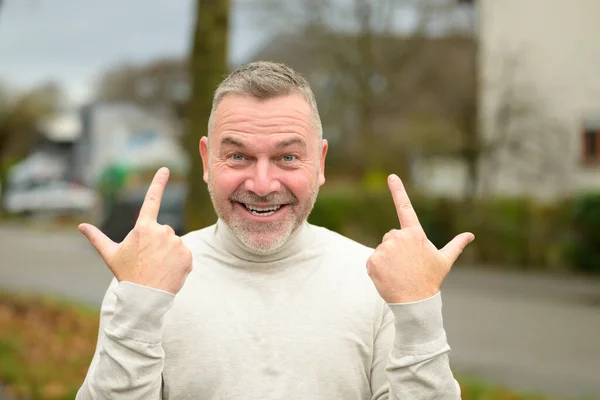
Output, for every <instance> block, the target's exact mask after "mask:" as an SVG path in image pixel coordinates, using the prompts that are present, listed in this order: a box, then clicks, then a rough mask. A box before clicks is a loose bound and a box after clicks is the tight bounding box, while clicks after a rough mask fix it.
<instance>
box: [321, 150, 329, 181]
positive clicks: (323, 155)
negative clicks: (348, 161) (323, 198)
mask: <svg viewBox="0 0 600 400" xmlns="http://www.w3.org/2000/svg"><path fill="white" fill-rule="evenodd" d="M322 146H323V148H322V149H321V165H319V186H321V185H322V184H324V183H325V157H326V156H327V149H328V148H329V144H328V143H327V139H323V140H322Z"/></svg>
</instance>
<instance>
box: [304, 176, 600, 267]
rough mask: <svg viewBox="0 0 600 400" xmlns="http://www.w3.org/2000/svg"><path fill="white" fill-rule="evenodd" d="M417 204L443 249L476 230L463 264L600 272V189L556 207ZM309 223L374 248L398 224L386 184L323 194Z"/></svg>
mask: <svg viewBox="0 0 600 400" xmlns="http://www.w3.org/2000/svg"><path fill="white" fill-rule="evenodd" d="M411 201H412V203H413V206H414V208H415V210H416V212H417V215H418V216H419V220H420V222H421V225H422V226H423V228H424V230H425V232H426V233H427V236H428V237H429V239H430V240H431V241H432V242H433V244H435V245H436V246H437V247H438V248H440V247H442V246H443V245H445V244H446V243H447V242H448V241H450V240H451V239H452V238H453V237H454V236H455V235H456V234H458V233H461V232H464V231H470V232H473V233H474V234H475V237H476V240H475V241H474V242H473V243H472V244H470V245H469V246H468V247H467V249H466V250H465V252H464V253H463V255H462V256H461V259H460V261H461V262H463V263H470V264H485V265H497V266H504V267H506V266H509V267H521V268H536V269H546V270H571V271H577V272H584V273H600V193H598V194H586V195H582V196H579V197H576V198H573V199H568V200H561V201H558V202H555V203H553V204H542V203H537V202H535V201H533V200H532V199H529V198H503V199H478V200H474V201H470V202H464V201H459V200H455V199H450V198H442V197H438V198H432V197H426V196H420V195H411ZM309 221H310V222H311V223H314V224H317V225H321V226H325V227H327V228H329V229H332V230H334V231H336V232H340V233H342V234H344V235H346V236H349V237H351V238H353V239H355V240H358V241H360V242H362V243H365V244H367V245H371V246H376V245H377V244H378V243H379V242H380V240H381V238H382V237H383V235H384V234H385V233H386V232H388V231H389V230H390V229H396V228H399V223H398V217H397V215H396V210H395V208H394V204H393V201H392V198H391V195H390V193H389V191H388V190H387V189H375V190H360V189H358V188H352V187H346V188H337V189H334V190H328V191H322V192H321V193H320V194H319V198H318V200H317V203H316V204H315V208H314V209H313V211H312V213H311V215H310V217H309Z"/></svg>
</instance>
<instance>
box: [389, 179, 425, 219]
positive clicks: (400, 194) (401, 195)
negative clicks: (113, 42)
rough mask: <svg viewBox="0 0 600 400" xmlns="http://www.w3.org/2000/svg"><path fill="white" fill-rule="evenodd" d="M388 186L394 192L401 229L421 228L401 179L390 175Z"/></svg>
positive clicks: (393, 196)
mask: <svg viewBox="0 0 600 400" xmlns="http://www.w3.org/2000/svg"><path fill="white" fill-rule="evenodd" d="M388 186H389V188H390V192H392V198H393V199H394V205H395V206H396V212H397V213H398V219H399V220H400V228H410V227H420V226H421V225H420V224H419V218H418V217H417V213H416V212H415V209H414V208H413V206H412V203H411V202H410V199H409V198H408V194H407V193H406V189H404V184H402V181H401V180H400V178H398V176H397V175H394V174H392V175H390V176H389V177H388Z"/></svg>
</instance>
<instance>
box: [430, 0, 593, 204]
mask: <svg viewBox="0 0 600 400" xmlns="http://www.w3.org/2000/svg"><path fill="white" fill-rule="evenodd" d="M475 3H476V4H475V6H476V11H477V12H476V15H477V18H476V20H477V28H476V31H477V35H478V44H479V52H478V54H479V55H478V60H477V62H478V69H479V82H478V83H479V95H478V97H479V111H480V129H481V132H482V134H483V135H484V137H485V138H486V140H487V142H488V143H501V145H492V146H491V148H492V149H493V150H491V152H490V154H488V155H487V156H486V157H484V160H483V163H482V170H481V171H482V174H481V177H480V179H479V185H478V189H479V190H478V192H479V193H480V194H482V195H484V196H485V195H518V194H528V195H532V196H534V197H538V198H542V199H544V198H556V197H560V196H562V195H569V194H572V193H577V192H581V191H588V190H598V191H600V23H599V18H600V0H570V1H566V0H478V1H476V2H475ZM419 173H420V174H421V177H420V180H421V182H424V183H425V186H426V187H427V189H429V190H430V191H432V192H437V193H446V194H455V195H460V193H461V191H460V189H461V188H462V187H463V186H464V185H463V182H464V179H465V168H464V166H462V165H460V164H459V163H456V162H448V161H447V160H436V161H435V162H432V163H429V164H428V165H423V166H421V168H420V169H419Z"/></svg>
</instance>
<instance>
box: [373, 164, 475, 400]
mask: <svg viewBox="0 0 600 400" xmlns="http://www.w3.org/2000/svg"><path fill="white" fill-rule="evenodd" d="M388 185H389V188H390V191H391V194H392V197H393V200H394V205H395V207H396V211H397V214H398V219H399V222H400V228H401V229H395V230H392V231H390V232H388V233H387V234H386V235H385V236H384V237H383V241H382V243H381V244H380V245H379V246H378V247H377V248H376V249H375V251H374V253H373V254H372V255H371V257H370V258H369V260H368V262H367V272H368V274H369V276H370V277H371V279H372V280H373V283H374V284H375V287H376V288H377V291H378V292H379V295H380V296H381V297H382V298H383V300H384V301H385V302H386V303H387V308H386V310H385V313H384V315H385V317H384V318H383V320H382V323H381V326H380V328H379V332H378V335H377V337H376V339H375V343H374V348H375V354H374V370H373V373H372V388H373V399H378V400H383V399H412V400H425V399H449V400H450V399H452V400H455V399H460V388H459V386H458V383H457V382H456V380H455V379H454V376H453V374H452V371H451V369H450V364H449V360H448V351H449V350H450V347H449V345H448V342H447V340H446V332H445V330H444V325H443V318H442V301H441V294H440V287H441V285H442V282H443V281H444V279H445V278H446V275H447V274H448V272H449V271H450V268H451V267H452V265H453V264H454V262H455V261H456V259H457V258H458V257H459V255H460V254H461V253H462V251H463V249H464V248H465V247H466V246H467V244H469V243H470V242H471V241H472V240H473V239H474V236H473V234H471V233H462V234H460V235H458V236H456V237H455V238H454V239H453V240H452V241H450V243H448V244H447V245H446V246H445V247H444V248H442V249H440V250H438V249H437V248H436V247H435V246H434V245H433V244H432V243H431V242H430V241H429V239H427V236H426V235H425V232H424V231H423V228H422V227H421V225H420V223H419V219H418V217H417V214H416V213H415V210H414V208H413V206H412V204H411V202H410V199H409V198H408V194H407V193H406V190H405V189H404V186H403V184H402V181H401V180H400V178H398V177H397V176H396V175H391V176H390V177H389V178H388ZM390 350H391V351H390ZM384 365H385V366H386V367H385V369H384V367H383V366H384Z"/></svg>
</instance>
